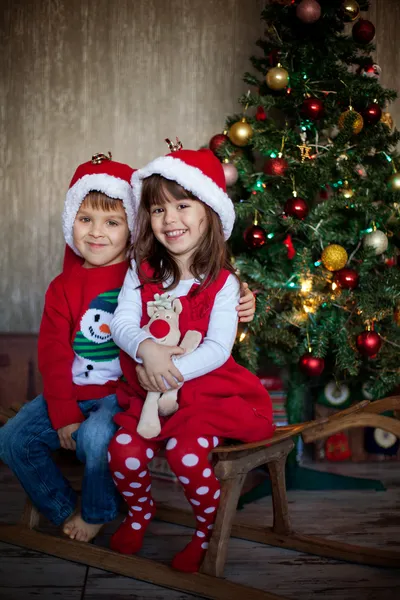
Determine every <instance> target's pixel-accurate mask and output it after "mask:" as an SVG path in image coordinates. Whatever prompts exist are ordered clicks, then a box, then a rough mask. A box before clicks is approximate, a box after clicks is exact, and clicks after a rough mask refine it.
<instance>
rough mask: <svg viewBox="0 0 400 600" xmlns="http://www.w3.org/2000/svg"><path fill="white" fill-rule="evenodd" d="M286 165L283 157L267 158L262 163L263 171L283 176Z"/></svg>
mask: <svg viewBox="0 0 400 600" xmlns="http://www.w3.org/2000/svg"><path fill="white" fill-rule="evenodd" d="M288 166H289V165H288V162H287V160H285V159H284V158H269V159H268V160H267V161H266V163H265V165H264V173H266V174H267V175H274V176H275V177H283V176H284V174H285V172H286V169H287V168H288Z"/></svg>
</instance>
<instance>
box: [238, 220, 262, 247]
mask: <svg viewBox="0 0 400 600" xmlns="http://www.w3.org/2000/svg"><path fill="white" fill-rule="evenodd" d="M243 239H244V241H245V242H246V244H247V245H248V247H249V248H251V249H252V250H255V249H256V248H261V246H264V244H265V243H266V241H267V236H266V233H265V230H264V229H263V228H262V227H260V226H259V225H254V224H253V225H250V227H248V228H247V229H246V230H245V232H244V233H243Z"/></svg>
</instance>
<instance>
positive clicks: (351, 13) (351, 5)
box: [342, 0, 360, 21]
mask: <svg viewBox="0 0 400 600" xmlns="http://www.w3.org/2000/svg"><path fill="white" fill-rule="evenodd" d="M342 12H343V14H344V18H345V21H355V20H356V19H357V17H358V16H359V14H360V6H359V4H358V2H356V0H345V2H343V4H342Z"/></svg>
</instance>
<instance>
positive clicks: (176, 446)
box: [165, 436, 214, 472]
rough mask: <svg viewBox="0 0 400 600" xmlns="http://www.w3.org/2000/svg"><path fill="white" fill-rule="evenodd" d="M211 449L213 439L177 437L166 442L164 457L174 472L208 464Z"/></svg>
mask: <svg viewBox="0 0 400 600" xmlns="http://www.w3.org/2000/svg"><path fill="white" fill-rule="evenodd" d="M213 447H214V444H213V439H212V437H209V436H208V437H206V436H204V437H203V436H179V437H178V436H177V437H175V438H171V439H170V440H168V443H167V445H166V452H165V456H166V459H167V461H168V464H169V466H170V467H171V469H172V470H173V471H174V472H175V471H177V470H179V471H180V470H182V469H185V467H189V468H190V467H196V466H197V465H199V464H204V463H205V462H208V456H209V454H210V452H211V450H212V449H213Z"/></svg>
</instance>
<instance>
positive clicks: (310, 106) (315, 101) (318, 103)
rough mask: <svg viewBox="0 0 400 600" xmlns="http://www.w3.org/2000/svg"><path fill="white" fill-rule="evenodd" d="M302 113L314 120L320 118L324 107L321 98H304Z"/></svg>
mask: <svg viewBox="0 0 400 600" xmlns="http://www.w3.org/2000/svg"><path fill="white" fill-rule="evenodd" d="M301 110H302V113H303V115H304V116H305V117H307V119H312V120H313V121H316V120H317V119H320V118H321V117H322V115H323V114H324V111H325V107H324V103H323V102H322V100H319V98H306V99H305V100H304V102H303V106H302V108H301Z"/></svg>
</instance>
